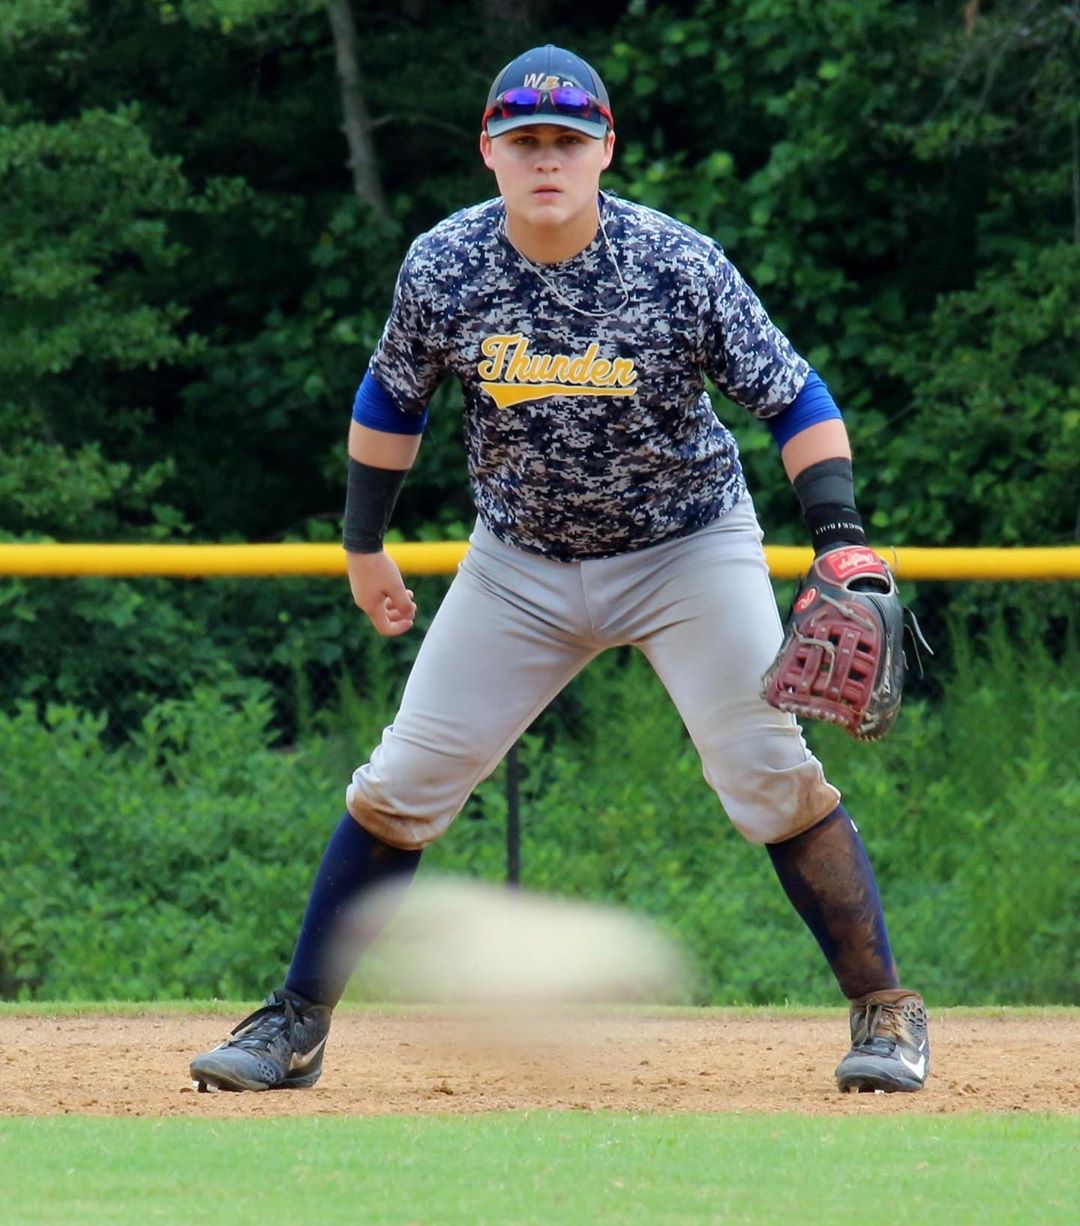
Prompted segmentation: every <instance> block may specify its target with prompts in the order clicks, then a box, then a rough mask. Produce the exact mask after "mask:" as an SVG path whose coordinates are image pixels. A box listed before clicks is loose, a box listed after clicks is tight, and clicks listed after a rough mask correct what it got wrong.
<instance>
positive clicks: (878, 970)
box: [768, 805, 899, 1000]
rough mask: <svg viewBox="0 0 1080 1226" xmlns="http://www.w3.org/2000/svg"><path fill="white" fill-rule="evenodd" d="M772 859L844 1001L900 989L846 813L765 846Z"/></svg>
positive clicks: (861, 850)
mask: <svg viewBox="0 0 1080 1226" xmlns="http://www.w3.org/2000/svg"><path fill="white" fill-rule="evenodd" d="M768 852H769V856H770V858H771V859H772V863H773V868H774V869H775V870H776V875H777V876H778V877H779V878H780V884H781V885H782V886H783V887H784V891H785V892H786V894H787V896H788V898H789V899H791V903H792V905H793V906H794V908H795V910H796V911H798V913H799V915H801V916H802V918H803V921H804V922H805V924H806V926H807V927H808V928H809V929H810V931H811V932H812V933H813V934H814V937H815V939H816V940H817V943H818V944H819V945H820V946H821V952H822V953H823V954H824V955H825V957H826V959H827V960H828V963H829V966H830V967H831V968H832V972H833V974H834V975H835V976H836V980H837V982H838V983H839V984H840V989H841V991H842V992H843V993H844V995H845V996H847V997H848V998H849V999H850V1000H854V999H855V998H856V997H859V996H865V995H866V994H867V993H868V992H877V991H881V990H883V989H885V988H895V987H898V986H899V980H898V979H897V976H896V963H895V962H894V961H893V956H892V949H891V948H890V946H889V934H888V931H887V930H886V928H885V915H884V912H883V911H882V908H881V896H880V894H879V893H878V888H877V882H876V881H875V880H874V870H873V869H872V868H871V866H870V858H869V856H867V854H866V848H865V847H864V846H863V841H862V839H861V838H860V837H859V832H858V830H856V829H855V823H854V822H853V821H852V820H851V818H850V817H848V815H847V813H846V812H845V810H844V808H843V806H842V805H837V807H836V808H835V809H834V810H833V811H832V812H831V813H830V814H829V815H828V817H826V818H823V819H822V820H821V821H820V822H818V824H817V825H816V826H812V827H811V828H810V829H809V830H804V831H803V833H802V834H797V835H796V836H795V837H794V838H793V839H788V840H787V841H786V842H783V843H770V844H768Z"/></svg>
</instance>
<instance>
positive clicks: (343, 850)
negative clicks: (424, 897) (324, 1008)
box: [285, 813, 420, 1007]
mask: <svg viewBox="0 0 1080 1226" xmlns="http://www.w3.org/2000/svg"><path fill="white" fill-rule="evenodd" d="M419 862H420V852H419V851H404V850H402V849H401V848H400V847H391V846H390V845H389V844H387V843H382V842H380V841H379V840H378V839H377V838H375V836H374V835H371V834H368V832H367V831H366V830H365V829H364V828H363V826H361V825H359V824H358V823H357V822H356V821H355V820H354V819H353V818H352V817H351V816H350V815H349V814H348V813H346V814H345V816H344V817H343V818H342V819H341V823H340V824H339V826H338V828H337V830H335V831H334V833H333V835H332V837H331V839H330V842H329V844H328V845H327V848H326V851H325V853H324V854H323V858H322V863H321V864H320V865H319V871H318V873H317V874H316V875H315V883H314V885H313V886H312V887H311V895H310V896H309V898H308V904H307V910H306V911H305V913H304V922H303V924H302V925H301V927H300V935H299V937H298V938H297V941H296V949H295V951H294V953H293V958H292V965H291V966H290V967H289V973H288V975H287V976H286V977H285V987H286V988H287V989H288V990H289V991H290V992H295V993H296V994H297V995H298V996H302V997H304V999H305V1000H308V1001H310V1002H311V1003H312V1004H315V1005H329V1006H330V1007H333V1006H334V1005H336V1004H337V1002H338V1001H339V1000H340V999H341V996H342V993H343V992H344V991H345V985H346V984H347V983H348V981H349V976H350V975H351V974H352V972H353V970H354V969H355V966H356V962H357V960H358V959H359V957H360V954H361V953H362V952H363V949H364V946H365V945H366V944H367V943H369V942H370V941H371V940H372V939H373V938H374V937H375V936H376V933H375V932H374V931H370V930H369V931H365V932H364V933H363V934H362V935H361V934H360V933H358V932H357V930H356V927H355V925H353V924H350V923H348V922H347V921H348V920H349V910H350V908H351V907H352V906H353V905H354V904H356V903H358V902H359V901H360V899H361V897H362V896H363V894H364V892H365V890H367V889H369V888H370V887H371V886H374V885H377V884H379V883H381V882H385V881H389V880H390V879H392V878H398V879H400V881H401V884H402V885H404V884H406V883H407V882H408V881H409V880H410V879H411V878H412V875H413V874H414V873H415V872H416V866H417V864H419ZM343 921H345V922H343Z"/></svg>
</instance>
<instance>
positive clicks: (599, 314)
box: [503, 210, 630, 319]
mask: <svg viewBox="0 0 1080 1226" xmlns="http://www.w3.org/2000/svg"><path fill="white" fill-rule="evenodd" d="M597 220H598V221H599V223H600V234H601V235H602V237H603V239H604V250H605V251H606V252H607V257H608V259H609V260H610V261H611V266H612V268H614V269H615V276H616V277H617V278H618V281H619V290H620V292H621V293H622V299H621V300H620V301H619V302H618V303H617V304H616V305H615V306H613V307H611V308H610V310H607V311H586V310H585V309H584V308H583V307H579V306H575V305H574V303H572V302H571V301H570V299H569V298H567V296H566V295H565V294H564V293H563V292H562V290H561V289H559V287H558V286H557V285H556V284H555V283H554V281H552V280H550V278H548V277H546V276H544V274H543V273H542V272H541V271H540V269H539V268H538V267H537V266H536V265H535V264H534V263H533V262H532V260H527V259H526V258H525V257H524V256H523V255H522V254H521V252H520V251H518V249H517V248H516V247H515V246H514V244H513V241H512V240H511V238H510V234H509V232H508V231H507V229H506V217H505V215H504V216H503V233H504V234H505V235H506V241H507V242H508V243H510V246H511V248H512V249H513V252H514V254H515V255H516V256H517V258H518V262H519V263H520V264H521V266H522V267H523V268H525V269H527V270H528V271H529V272H531V273H532V274H533V275H534V276H535V277H536V278H537V280H539V281H540V282H541V283H542V284H543V285H545V286H547V288H548V289H549V290H550V291H551V292H552V293H553V294H554V295H555V297H556V298H558V300H559V301H560V302H561V303H562V304H563V305H564V306H568V307H569V308H570V310H571V311H573V312H574V313H575V314H576V315H584V316H585V317H586V318H587V319H606V318H607V316H608V315H614V314H615V312H616V311H621V310H622V309H623V307H624V306H626V304H627V303H628V302H629V301H630V291H629V290H628V289H627V288H626V282H625V281H624V280H623V275H622V269H621V268H620V267H619V262H618V260H616V259H615V252H614V251H613V250H612V249H611V240H610V239H609V238H608V233H607V228H606V227H605V225H604V215H603V213H601V212H600V211H599V210H597Z"/></svg>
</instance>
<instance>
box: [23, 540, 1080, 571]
mask: <svg viewBox="0 0 1080 1226" xmlns="http://www.w3.org/2000/svg"><path fill="white" fill-rule="evenodd" d="M467 548H468V545H467V543H466V542H465V541H437V542H409V543H404V544H392V543H391V544H388V545H387V552H388V553H389V554H390V555H391V556H392V557H393V558H394V560H395V561H396V562H397V564H398V565H399V566H400V567H401V569H402V571H404V572H405V573H406V574H410V575H447V574H452V573H453V572H454V571H455V570H456V569H457V566H458V563H459V562H460V561H461V559H462V558H463V557H464V556H465V552H466V550H467ZM874 548H875V550H876V552H877V553H879V554H880V555H881V557H883V558H884V559H885V561H886V562H888V563H889V565H890V566H891V567H892V568H893V570H894V572H895V573H896V575H897V577H898V578H900V579H1036V580H1038V579H1041V580H1052V579H1080V545H1061V546H1048V547H1043V548H1016V549H924V548H919V547H916V546H910V547H909V546H897V547H895V548H893V547H890V546H874ZM812 556H813V555H812V553H811V551H810V550H809V549H808V548H805V547H802V546H798V545H769V546H766V548H765V557H766V560H767V561H768V564H769V570H770V571H771V573H772V576H773V578H774V579H796V578H798V577H799V576H801V575H804V574H805V573H806V570H807V567H808V566H809V564H810V560H811V558H812ZM344 573H345V555H344V553H343V552H342V549H341V546H340V545H315V544H307V543H298V544H286V545H95V544H77V545H75V544H73V545H60V544H40V545H39V544H22V543H20V544H0V577H3V576H9V577H11V576H37V577H39V578H53V579H70V578H78V577H87V576H101V577H111V578H150V577H158V578H176V579H206V578H214V577H234V578H235V577H252V578H254V577H263V578H272V577H279V578H285V577H287V576H293V575H309V576H319V575H327V576H339V575H344Z"/></svg>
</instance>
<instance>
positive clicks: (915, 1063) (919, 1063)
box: [896, 1051, 926, 1081]
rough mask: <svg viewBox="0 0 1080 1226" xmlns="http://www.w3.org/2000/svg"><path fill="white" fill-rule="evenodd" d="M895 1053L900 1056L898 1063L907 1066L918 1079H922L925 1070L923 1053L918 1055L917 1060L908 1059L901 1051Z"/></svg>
mask: <svg viewBox="0 0 1080 1226" xmlns="http://www.w3.org/2000/svg"><path fill="white" fill-rule="evenodd" d="M896 1054H897V1055H898V1056H899V1057H900V1063H901V1064H903V1065H905V1066H906V1067H907V1068H909V1069H911V1071H912V1072H913V1073H914V1074H915V1076H916V1077H918V1079H919V1080H920V1081H922V1079H923V1075H924V1074H925V1072H926V1056H925V1054H924V1055H921V1056H919V1058H918V1060H909V1059H908V1058H907V1056H905V1055H904V1053H903V1052H902V1051H898V1052H897V1053H896Z"/></svg>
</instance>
